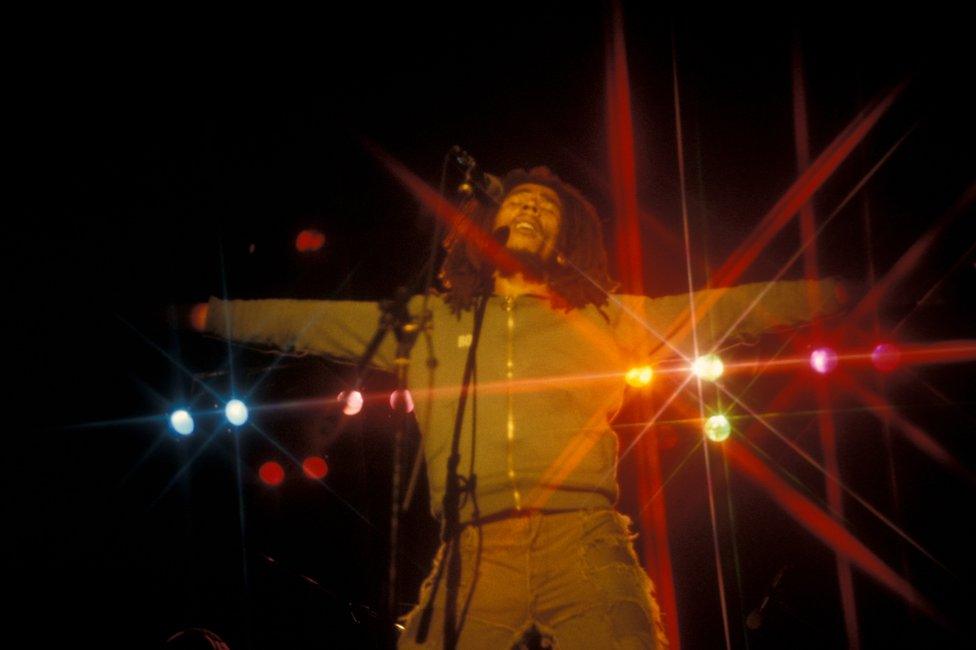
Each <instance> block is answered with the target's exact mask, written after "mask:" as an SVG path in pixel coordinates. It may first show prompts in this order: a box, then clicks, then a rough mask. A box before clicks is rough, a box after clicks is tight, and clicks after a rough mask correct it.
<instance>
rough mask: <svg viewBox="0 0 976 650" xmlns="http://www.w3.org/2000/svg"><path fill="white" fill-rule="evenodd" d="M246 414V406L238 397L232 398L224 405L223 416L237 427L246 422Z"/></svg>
mask: <svg viewBox="0 0 976 650" xmlns="http://www.w3.org/2000/svg"><path fill="white" fill-rule="evenodd" d="M247 415H248V413H247V406H245V405H244V402H242V401H241V400H239V399H232V400H231V401H229V402H227V406H225V407H224V416H225V417H226V418H227V421H228V422H230V423H231V424H233V425H234V426H235V427H239V426H241V425H242V424H244V423H245V422H247Z"/></svg>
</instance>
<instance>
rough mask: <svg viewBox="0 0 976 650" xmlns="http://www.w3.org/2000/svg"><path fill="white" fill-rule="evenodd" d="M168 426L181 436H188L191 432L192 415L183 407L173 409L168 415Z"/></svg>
mask: <svg viewBox="0 0 976 650" xmlns="http://www.w3.org/2000/svg"><path fill="white" fill-rule="evenodd" d="M169 426H171V427H173V431H175V432H176V433H178V434H180V435H181V436H188V435H190V434H191V433H193V416H192V415H190V414H189V413H188V412H187V411H186V410H185V409H179V410H177V411H173V413H172V414H171V415H170V416H169Z"/></svg>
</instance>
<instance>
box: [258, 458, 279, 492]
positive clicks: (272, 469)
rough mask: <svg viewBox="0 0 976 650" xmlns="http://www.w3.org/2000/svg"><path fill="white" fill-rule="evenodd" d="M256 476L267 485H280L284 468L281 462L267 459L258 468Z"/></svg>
mask: <svg viewBox="0 0 976 650" xmlns="http://www.w3.org/2000/svg"><path fill="white" fill-rule="evenodd" d="M258 476H259V477H260V478H261V480H262V481H264V482H265V484H267V485H272V486H274V485H281V482H282V481H284V480H285V469H284V468H283V467H282V466H281V463H276V462H275V461H273V460H269V461H268V462H266V463H262V465H261V467H259V468H258Z"/></svg>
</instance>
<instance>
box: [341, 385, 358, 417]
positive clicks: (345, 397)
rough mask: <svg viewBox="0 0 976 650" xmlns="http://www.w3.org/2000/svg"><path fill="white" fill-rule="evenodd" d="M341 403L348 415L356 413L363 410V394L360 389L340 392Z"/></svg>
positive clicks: (343, 410)
mask: <svg viewBox="0 0 976 650" xmlns="http://www.w3.org/2000/svg"><path fill="white" fill-rule="evenodd" d="M339 403H340V404H342V412H343V413H345V414H346V415H356V414H357V413H359V412H360V411H362V410H363V394H362V393H360V392H359V391H358V390H351V391H349V392H348V394H347V393H346V391H342V392H341V393H339Z"/></svg>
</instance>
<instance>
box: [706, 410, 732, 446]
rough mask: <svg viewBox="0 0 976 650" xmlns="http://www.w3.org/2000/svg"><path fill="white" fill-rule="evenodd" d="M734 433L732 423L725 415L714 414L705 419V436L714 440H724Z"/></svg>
mask: <svg viewBox="0 0 976 650" xmlns="http://www.w3.org/2000/svg"><path fill="white" fill-rule="evenodd" d="M731 433H732V425H730V424H729V419H728V418H727V417H725V416H724V415H713V416H711V417H710V418H708V419H707V420H705V436H706V437H708V439H709V440H711V441H712V442H722V441H723V440H726V439H727V438H728V437H729V435H731Z"/></svg>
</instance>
